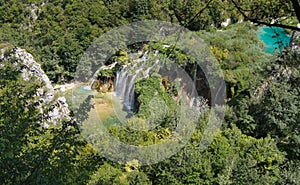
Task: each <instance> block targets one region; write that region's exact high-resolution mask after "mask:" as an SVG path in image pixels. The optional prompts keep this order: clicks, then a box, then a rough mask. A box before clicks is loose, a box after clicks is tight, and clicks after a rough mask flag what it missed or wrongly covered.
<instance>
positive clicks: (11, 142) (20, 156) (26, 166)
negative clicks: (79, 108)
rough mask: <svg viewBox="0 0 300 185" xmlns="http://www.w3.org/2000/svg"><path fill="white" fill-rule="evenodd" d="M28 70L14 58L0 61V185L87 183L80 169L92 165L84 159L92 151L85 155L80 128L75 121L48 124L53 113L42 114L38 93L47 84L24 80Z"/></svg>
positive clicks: (45, 107)
mask: <svg viewBox="0 0 300 185" xmlns="http://www.w3.org/2000/svg"><path fill="white" fill-rule="evenodd" d="M24 67H25V66H23V65H22V61H18V60H16V59H14V58H10V59H1V60H0V101H1V103H0V140H1V143H0V147H1V150H0V179H1V182H0V183H1V184H70V183H71V184H72V183H73V182H76V181H78V182H84V181H85V180H86V179H87V177H88V175H87V174H88V173H89V172H86V171H83V172H82V169H84V168H86V167H90V168H91V169H93V165H91V163H89V162H88V161H87V160H82V159H81V157H83V158H85V157H86V158H90V156H92V155H93V152H91V151H90V152H86V153H84V151H85V150H86V146H87V145H86V143H85V141H84V140H83V139H81V137H80V129H79V124H78V123H77V122H76V121H75V120H74V119H71V120H63V121H62V122H60V123H56V124H54V123H51V122H49V120H48V117H49V116H48V111H50V110H51V109H52V108H51V107H48V106H46V105H45V106H43V107H44V110H43V113H41V110H40V108H39V107H40V106H39V105H40V103H39V102H40V101H39V96H37V94H36V93H37V89H38V88H40V87H42V85H43V84H41V83H39V80H38V79H36V78H34V77H32V78H30V79H29V80H24V79H23V77H22V71H23V68H24ZM45 123H47V125H49V127H45V126H44V125H45ZM84 173H86V174H84ZM77 176H80V177H81V178H82V179H76V178H75V177H77Z"/></svg>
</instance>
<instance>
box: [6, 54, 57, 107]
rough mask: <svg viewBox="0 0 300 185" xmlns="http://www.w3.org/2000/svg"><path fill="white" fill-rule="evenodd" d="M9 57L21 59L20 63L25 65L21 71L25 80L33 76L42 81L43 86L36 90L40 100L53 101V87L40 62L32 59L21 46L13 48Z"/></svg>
mask: <svg viewBox="0 0 300 185" xmlns="http://www.w3.org/2000/svg"><path fill="white" fill-rule="evenodd" d="M11 57H15V58H16V59H18V60H20V61H22V63H23V64H24V65H25V66H26V68H25V69H23V73H22V76H23V78H24V79H25V80H29V78H30V77H32V76H35V77H37V78H38V79H39V80H40V81H41V82H43V83H44V88H40V89H38V92H37V95H38V96H40V97H41V101H42V102H45V103H49V102H51V101H53V99H54V89H53V87H52V85H51V81H50V80H49V78H48V76H47V75H46V74H45V72H44V71H43V70H42V68H41V66H40V64H38V63H37V62H36V61H35V60H34V58H33V56H32V55H31V54H30V53H28V52H26V51H25V50H23V49H21V48H15V49H14V50H13V53H12V56H11Z"/></svg>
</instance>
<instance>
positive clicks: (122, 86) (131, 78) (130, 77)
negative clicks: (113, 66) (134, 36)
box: [114, 51, 149, 112]
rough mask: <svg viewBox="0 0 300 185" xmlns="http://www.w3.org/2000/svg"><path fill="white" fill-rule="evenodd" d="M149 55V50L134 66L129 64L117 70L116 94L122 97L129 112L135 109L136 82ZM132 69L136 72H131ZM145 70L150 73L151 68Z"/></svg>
mask: <svg viewBox="0 0 300 185" xmlns="http://www.w3.org/2000/svg"><path fill="white" fill-rule="evenodd" d="M147 55H148V51H146V52H145V54H144V55H143V57H142V58H141V59H138V60H136V62H135V63H134V64H133V65H132V66H130V64H129V65H127V66H124V67H123V68H121V70H119V71H118V72H117V75H116V80H115V88H114V91H115V95H116V96H118V97H119V98H120V99H121V101H122V103H123V105H124V107H125V109H126V110H127V111H128V112H133V111H134V90H135V86H134V83H135V80H136V78H137V76H138V75H139V73H140V72H141V71H143V70H144V67H145V63H146V60H147ZM130 71H134V73H133V74H131V73H132V72H130ZM145 72H146V73H147V75H148V73H149V70H146V71H145Z"/></svg>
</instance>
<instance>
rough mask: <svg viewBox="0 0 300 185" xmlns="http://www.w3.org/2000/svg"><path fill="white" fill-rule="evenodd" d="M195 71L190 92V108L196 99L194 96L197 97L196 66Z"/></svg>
mask: <svg viewBox="0 0 300 185" xmlns="http://www.w3.org/2000/svg"><path fill="white" fill-rule="evenodd" d="M195 66H196V67H195V71H194V79H193V80H194V81H193V83H194V84H193V90H192V93H191V100H190V107H192V106H193V105H194V101H195V99H196V95H197V92H196V91H197V89H196V85H197V84H196V82H197V65H195Z"/></svg>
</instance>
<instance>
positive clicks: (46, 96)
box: [0, 48, 71, 127]
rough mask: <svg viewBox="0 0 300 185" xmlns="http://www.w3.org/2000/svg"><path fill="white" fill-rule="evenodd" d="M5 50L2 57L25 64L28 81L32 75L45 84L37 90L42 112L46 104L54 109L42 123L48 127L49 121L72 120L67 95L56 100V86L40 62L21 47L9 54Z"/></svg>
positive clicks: (24, 75)
mask: <svg viewBox="0 0 300 185" xmlns="http://www.w3.org/2000/svg"><path fill="white" fill-rule="evenodd" d="M4 51H5V49H3V50H2V51H1V53H2V54H1V56H0V58H1V59H10V58H14V59H16V60H17V61H20V63H21V64H23V65H24V66H22V77H23V79H24V80H25V81H28V80H29V79H30V78H31V77H36V78H37V80H39V81H40V82H42V83H43V85H44V86H43V87H42V88H39V89H37V92H36V96H38V97H40V98H39V100H38V102H39V109H40V112H41V113H43V112H44V111H43V110H44V106H49V105H52V109H51V110H50V112H49V113H48V115H47V121H46V122H47V123H42V125H43V126H45V127H48V126H49V125H48V122H49V123H54V124H56V123H58V122H60V121H61V120H62V119H68V120H70V119H71V118H70V117H69V113H70V111H69V108H68V104H67V102H66V99H65V97H59V98H58V99H57V100H54V88H53V87H52V84H51V81H50V80H49V78H48V76H47V75H46V74H45V72H44V71H43V70H42V68H41V66H40V64H38V63H37V62H36V61H35V60H34V58H33V56H32V55H31V54H30V53H28V52H26V51H25V50H24V49H21V48H14V49H12V50H11V51H10V52H9V55H7V56H6V55H5V56H4V54H3V53H4ZM16 65H18V63H16Z"/></svg>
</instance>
